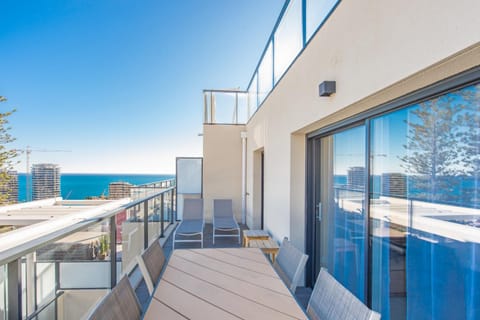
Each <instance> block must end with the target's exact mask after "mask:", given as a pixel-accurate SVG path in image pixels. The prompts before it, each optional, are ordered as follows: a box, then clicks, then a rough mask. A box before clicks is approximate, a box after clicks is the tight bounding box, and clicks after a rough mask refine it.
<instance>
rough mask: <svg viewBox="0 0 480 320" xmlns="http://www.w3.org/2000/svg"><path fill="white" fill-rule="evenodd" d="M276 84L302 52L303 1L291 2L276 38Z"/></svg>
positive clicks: (294, 0)
mask: <svg viewBox="0 0 480 320" xmlns="http://www.w3.org/2000/svg"><path fill="white" fill-rule="evenodd" d="M274 39H275V41H274V44H275V68H274V70H275V83H277V81H278V79H280V77H281V76H282V75H283V73H284V72H285V71H286V70H287V68H288V67H289V66H290V64H291V63H292V62H293V59H295V57H296V56H297V54H298V53H299V52H300V50H302V47H303V35H302V1H301V0H293V1H290V4H289V5H288V8H287V10H286V11H285V14H284V16H283V18H282V21H281V22H280V24H279V25H278V28H277V30H276V31H275V36H274Z"/></svg>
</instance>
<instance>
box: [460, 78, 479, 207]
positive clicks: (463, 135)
mask: <svg viewBox="0 0 480 320" xmlns="http://www.w3.org/2000/svg"><path fill="white" fill-rule="evenodd" d="M463 92H464V93H463V95H462V98H463V100H464V109H465V112H463V113H462V115H461V117H460V121H461V123H462V127H463V130H462V131H461V132H460V133H459V137H460V139H461V142H462V160H463V161H462V166H463V167H464V168H465V175H466V176H467V178H468V179H473V181H474V183H473V186H470V188H469V189H468V190H467V192H466V197H465V201H466V202H467V203H473V205H474V206H477V207H478V206H480V194H479V191H478V185H479V184H480V84H477V85H473V86H471V87H468V88H465V89H464V90H463Z"/></svg>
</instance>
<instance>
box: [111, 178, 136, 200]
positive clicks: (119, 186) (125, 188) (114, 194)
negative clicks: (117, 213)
mask: <svg viewBox="0 0 480 320" xmlns="http://www.w3.org/2000/svg"><path fill="white" fill-rule="evenodd" d="M131 189H132V184H130V183H128V182H121V181H119V182H111V183H110V184H109V185H108V198H109V199H114V200H115V199H123V198H129V197H130V190H131Z"/></svg>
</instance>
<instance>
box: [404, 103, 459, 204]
mask: <svg viewBox="0 0 480 320" xmlns="http://www.w3.org/2000/svg"><path fill="white" fill-rule="evenodd" d="M461 110H462V107H461V106H460V105H459V104H458V103H457V102H456V97H455V95H453V94H448V95H444V96H440V97H437V98H434V99H431V100H428V101H425V102H422V103H420V104H418V106H416V107H415V108H414V109H413V110H412V111H411V112H410V113H409V117H408V120H406V123H407V125H408V128H409V129H408V134H407V143H406V144H405V145H403V147H404V148H405V149H406V151H407V155H405V156H403V157H401V158H400V160H401V161H402V162H403V165H402V166H403V167H404V168H405V169H406V171H407V172H408V173H410V174H413V175H414V181H415V184H416V188H417V189H419V190H421V191H420V194H419V195H418V196H420V197H421V198H424V199H427V200H430V201H436V200H441V201H447V200H451V199H450V198H451V195H452V193H451V192H449V190H451V189H453V188H455V186H456V185H457V184H458V182H459V179H455V176H456V175H459V174H460V173H461V172H460V171H459V169H458V168H459V166H458V164H459V163H460V157H459V150H458V149H457V146H458V145H459V144H458V143H457V140H458V134H457V130H458V115H459V113H460V111H461Z"/></svg>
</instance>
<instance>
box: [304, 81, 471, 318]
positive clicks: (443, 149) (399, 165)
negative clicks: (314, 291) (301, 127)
mask: <svg viewBox="0 0 480 320" xmlns="http://www.w3.org/2000/svg"><path fill="white" fill-rule="evenodd" d="M477 79H478V78H477ZM476 81H477V82H476V83H475V82H473V84H472V83H470V84H468V85H467V84H463V86H460V85H457V87H456V88H451V89H450V90H448V91H447V90H445V91H444V92H442V93H441V94H440V93H438V94H436V95H432V94H431V93H430V96H426V97H423V98H422V99H418V98H417V99H414V98H412V100H413V101H414V102H405V103H404V104H403V105H401V106H396V107H395V108H392V110H391V111H389V110H387V111H383V113H381V114H378V115H376V116H370V117H365V118H364V119H361V121H362V122H361V123H360V122H357V123H360V124H359V125H356V126H353V125H350V126H348V127H345V128H342V127H338V128H334V130H333V131H325V132H322V133H318V134H317V135H316V136H312V137H311V138H310V140H309V148H308V151H309V152H308V158H309V164H308V172H307V182H308V187H307V192H308V201H307V203H308V206H307V218H308V219H309V220H308V221H309V222H310V223H309V224H308V225H307V233H309V238H308V239H310V240H309V241H311V243H307V248H308V249H309V252H308V253H309V254H310V255H311V256H312V262H311V268H310V270H309V271H310V273H309V275H310V278H309V280H310V284H312V285H313V284H314V280H315V279H316V276H317V275H318V272H319V270H320V268H321V267H324V268H327V269H328V271H329V272H330V273H331V274H332V275H333V276H334V277H335V278H336V279H337V280H338V281H339V282H341V283H342V284H343V285H344V286H345V287H346V288H348V289H349V290H350V291H351V292H352V293H353V294H355V295H356V296H357V297H358V298H359V299H360V300H362V301H363V302H364V303H365V304H367V305H368V306H369V307H371V308H372V309H374V310H375V311H378V312H380V313H381V315H382V319H415V320H416V319H479V315H480V83H479V82H478V80H476ZM357 121H358V119H357ZM307 280H308V279H307Z"/></svg>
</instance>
